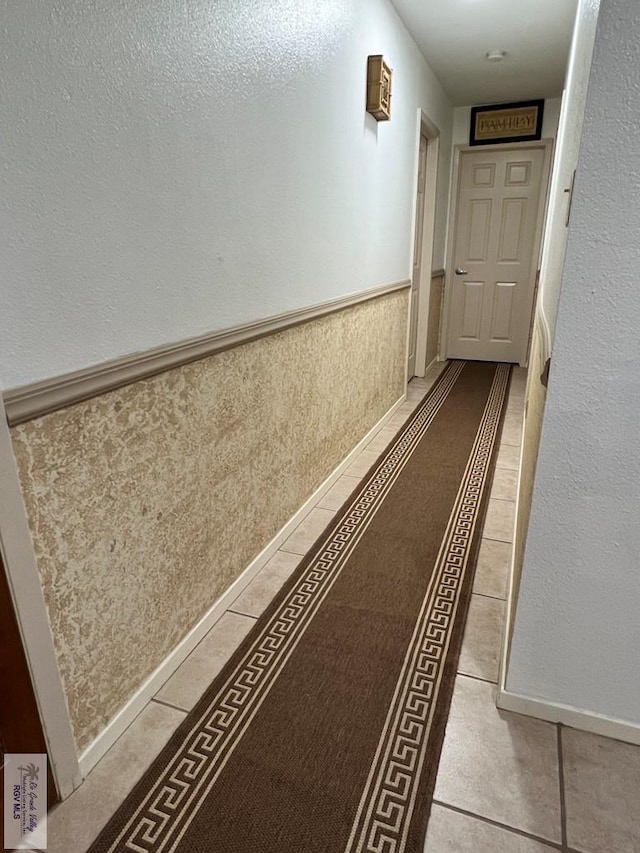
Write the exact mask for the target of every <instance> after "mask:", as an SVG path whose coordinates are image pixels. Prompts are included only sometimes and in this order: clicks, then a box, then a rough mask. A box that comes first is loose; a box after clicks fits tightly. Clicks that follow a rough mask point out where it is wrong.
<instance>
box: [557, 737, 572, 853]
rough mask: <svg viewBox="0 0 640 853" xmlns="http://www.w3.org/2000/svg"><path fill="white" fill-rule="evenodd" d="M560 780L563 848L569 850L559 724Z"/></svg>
mask: <svg viewBox="0 0 640 853" xmlns="http://www.w3.org/2000/svg"><path fill="white" fill-rule="evenodd" d="M558 781H559V783H560V830H561V832H562V849H563V850H567V849H568V846H567V845H568V844H569V841H568V839H567V803H566V799H565V793H564V759H563V756H562V726H561V725H560V724H558Z"/></svg>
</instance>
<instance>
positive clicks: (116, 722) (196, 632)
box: [79, 392, 406, 779]
mask: <svg viewBox="0 0 640 853" xmlns="http://www.w3.org/2000/svg"><path fill="white" fill-rule="evenodd" d="M405 400H406V392H405V393H404V394H403V395H402V397H400V399H399V400H398V401H397V402H396V403H394V404H393V406H392V407H391V408H390V409H389V411H388V412H387V413H386V414H385V415H383V417H382V418H381V419H380V420H379V421H378V423H377V424H376V425H375V426H374V427H373V428H372V429H370V430H369V432H368V433H367V434H366V435H365V436H364V437H363V438H362V439H361V440H360V441H359V442H358V444H356V446H355V447H354V448H353V450H352V451H351V452H350V453H349V455H348V456H346V457H345V458H344V459H343V460H342V462H341V463H340V464H339V465H338V467H337V468H335V469H334V470H333V471H332V473H331V474H330V475H329V476H328V477H327V479H326V480H325V481H324V482H323V483H322V484H321V485H320V486H319V487H318V488H317V489H316V490H315V492H314V493H313V494H312V495H311V497H310V498H309V499H308V500H307V501H305V503H304V504H303V505H302V506H301V507H300V509H299V510H298V511H297V512H296V513H295V514H294V515H292V516H291V518H290V519H289V521H287V523H286V524H285V525H284V527H282V528H281V529H280V530H279V531H278V533H276V535H275V536H274V537H273V539H272V540H271V541H270V542H269V544H268V545H267V546H266V547H265V548H264V549H263V550H262V551H261V552H260V553H259V554H258V556H257V557H256V558H255V559H254V560H252V562H251V563H250V564H249V565H248V566H247V568H246V569H245V570H244V571H243V572H242V574H241V575H240V576H239V577H238V578H236V580H235V581H234V582H233V583H232V584H231V586H230V587H229V588H228V589H227V590H226V591H225V592H224V593H223V594H222V595H221V596H220V598H219V599H218V600H217V601H216V602H215V603H214V604H213V605H212V606H211V608H210V609H209V610H208V611H207V612H206V613H205V615H204V616H203V617H202V619H200V621H199V622H198V623H197V624H196V625H195V626H194V627H193V628H192V629H191V630H190V631H189V633H188V634H187V635H186V637H185V638H184V639H183V640H182V641H181V642H180V643H179V644H178V645H177V646H176V647H175V648H174V649H173V650H172V651H171V652H170V653H169V655H167V657H166V658H165V659H164V660H163V661H162V663H161V664H160V666H158V668H157V669H156V670H155V671H154V672H152V673H151V675H150V676H149V677H148V678H147V680H146V681H145V682H144V683H143V684H142V685H141V686H140V687H139V688H138V690H137V691H136V692H135V693H134V694H133V696H132V697H131V698H130V699H129V701H128V702H127V703H126V704H125V705H123V707H122V708H121V709H120V710H119V711H118V713H117V714H116V715H115V716H114V717H112V718H111V720H110V721H109V722H108V723H107V725H106V727H105V728H104V729H103V730H102V731H101V732H100V734H99V735H98V736H97V737H96V738H95V740H94V741H93V742H92V743H91V744H89V746H88V747H87V748H86V749H85V750H84V752H83V753H82V754H81V755H80V758H79V763H80V772H81V774H82V778H83V779H84V777H85V776H86V775H87V774H88V773H89V771H90V770H91V769H92V768H93V767H94V766H95V765H96V764H97V763H98V761H100V759H101V758H102V757H103V755H105V753H106V752H107V751H108V750H109V749H110V748H111V747H112V746H113V744H114V743H115V742H116V741H117V740H118V738H119V737H120V736H121V735H122V733H123V732H124V731H125V729H127V728H128V727H129V726H130V725H131V723H132V722H133V721H134V720H135V718H136V717H137V716H138V714H139V713H140V712H141V711H142V709H143V708H144V707H145V706H146V705H147V704H148V702H149V701H150V699H152V697H153V696H155V695H156V693H157V692H158V690H160V688H161V687H162V685H163V684H164V683H165V681H167V680H168V679H169V678H170V677H171V676H172V675H173V673H174V672H175V671H176V670H177V669H178V667H179V666H180V664H181V663H182V662H183V661H184V660H185V658H187V657H188V656H189V655H190V654H191V652H192V651H193V649H195V647H196V646H197V645H198V643H199V642H200V640H202V639H203V638H204V636H205V635H206V634H207V633H208V632H209V630H210V629H211V628H212V627H213V625H214V624H215V623H216V622H217V621H218V619H220V617H221V616H222V614H223V613H224V612H225V610H227V608H228V607H229V606H230V605H231V604H232V602H233V601H235V599H236V598H237V597H238V596H239V595H240V593H241V592H242V591H243V590H244V588H245V587H246V586H247V585H248V584H249V583H251V581H252V580H253V578H254V577H255V576H256V575H257V573H258V572H259V571H260V569H261V568H262V567H263V566H264V565H265V563H266V562H267V561H268V560H269V559H271V557H272V556H273V555H274V554H275V552H276V551H277V550H278V548H279V547H280V545H282V543H283V542H284V541H285V539H287V538H288V537H289V536H290V535H291V534H292V533H293V531H294V530H295V528H296V527H297V526H298V525H299V524H300V522H301V521H303V519H304V518H305V517H306V516H307V515H308V514H309V513H310V512H311V510H312V509H313V507H314V506H315V505H316V504H317V502H318V501H319V500H320V498H321V497H322V496H323V495H324V494H325V492H327V491H328V490H329V489H330V488H331V486H333V484H334V483H335V481H336V480H337V479H338V478H339V477H341V476H342V475H343V474H344V472H345V471H346V470H347V468H348V467H349V465H351V463H352V462H353V461H354V459H355V457H356V456H357V455H358V453H360V451H361V450H362V449H363V448H364V446H365V445H366V444H367V443H368V442H369V441H370V440H371V439H372V438H373V437H374V436H375V435H376V433H377V432H379V431H380V430H381V429H382V428H383V427H384V425H385V424H386V423H387V421H388V420H389V419H390V418H392V417H393V415H394V414H395V413H396V411H397V410H398V409H399V408H400V406H401V405H402V404H403V403H404V402H405Z"/></svg>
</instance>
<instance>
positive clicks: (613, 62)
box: [507, 0, 640, 724]
mask: <svg viewBox="0 0 640 853" xmlns="http://www.w3.org/2000/svg"><path fill="white" fill-rule="evenodd" d="M639 103H640V17H639V16H638V4H637V2H636V0H603V2H602V4H601V8H600V18H599V21H598V28H597V32H596V38H595V49H594V54H593V67H592V70H591V79H590V83H589V87H588V93H587V106H586V113H585V118H584V133H583V140H582V148H581V153H580V160H579V164H578V173H577V180H576V192H575V196H574V205H573V212H572V218H571V223H570V228H569V240H568V246H567V256H566V262H565V270H564V277H563V283H562V295H561V298H560V309H559V314H558V324H557V334H556V342H555V349H554V357H553V361H552V365H551V377H550V383H549V391H548V395H547V404H546V411H545V420H544V425H543V429H542V441H541V445H540V456H539V460H538V473H537V479H536V485H535V489H534V496H533V505H532V510H531V521H530V527H529V538H528V542H527V548H526V553H525V564H524V570H523V575H522V585H521V593H520V601H519V605H518V613H517V617H516V625H515V631H514V636H513V646H512V654H511V665H510V669H509V674H508V681H507V687H508V689H509V690H512V691H515V692H517V693H522V694H525V695H528V696H532V697H536V698H541V699H547V700H551V701H553V702H556V703H561V704H565V705H569V706H572V707H574V708H578V709H582V710H585V711H588V712H590V713H594V714H601V715H604V716H609V717H614V718H619V719H623V720H628V721H631V722H633V723H635V724H640V679H638V660H639V659H640V620H639V619H638V602H639V601H640V572H639V571H638V565H639V563H640V528H639V526H638V519H637V514H638V499H639V496H640V486H639V484H640V451H639V449H638V446H639V445H638V412H640V347H639V346H638V329H639V328H640V288H639V287H638V270H639V269H640V241H639V240H638V234H640V206H639V205H638V180H639V179H638V176H639V175H640V126H639V125H638V116H637V113H638V110H637V107H638V104H639Z"/></svg>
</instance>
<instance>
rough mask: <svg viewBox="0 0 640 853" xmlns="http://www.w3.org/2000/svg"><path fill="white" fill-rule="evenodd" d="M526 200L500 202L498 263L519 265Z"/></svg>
mask: <svg viewBox="0 0 640 853" xmlns="http://www.w3.org/2000/svg"><path fill="white" fill-rule="evenodd" d="M526 206H527V200H526V199H523V198H506V199H505V200H504V201H503V202H502V222H501V223H500V238H499V240H498V258H497V260H498V263H499V264H504V263H512V264H517V263H519V259H520V255H521V252H522V237H523V231H524V223H525V221H526V213H527V211H526Z"/></svg>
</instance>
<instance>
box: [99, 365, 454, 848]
mask: <svg viewBox="0 0 640 853" xmlns="http://www.w3.org/2000/svg"><path fill="white" fill-rule="evenodd" d="M464 365H465V362H463V361H461V362H453V363H451V364H450V365H449V366H448V367H447V368H446V370H445V372H444V373H443V374H442V376H441V378H440V380H439V381H438V383H437V385H436V386H435V387H434V388H433V389H432V391H431V392H430V393H429V395H428V396H427V397H426V399H425V401H424V402H423V403H422V405H421V406H420V407H419V408H418V410H417V411H416V413H415V414H414V416H413V417H412V418H411V420H410V421H409V423H408V424H407V426H406V427H405V428H404V430H403V431H402V433H401V434H400V435H399V436H398V438H397V439H396V440H395V442H394V444H393V446H392V447H391V449H390V450H389V451H388V452H387V453H386V454H385V456H384V457H383V458H382V460H381V462H380V463H379V465H378V466H377V468H376V469H375V470H374V471H373V472H372V474H371V476H370V477H369V480H368V481H367V483H366V484H365V485H364V487H363V488H362V489H361V491H360V492H359V493H358V495H357V496H356V498H355V499H354V500H353V501H352V503H351V505H350V507H349V509H348V510H347V512H346V514H345V515H344V516H343V518H342V520H341V522H339V524H338V526H337V527H336V528H335V529H334V530H333V532H332V533H330V534H329V536H328V537H327V539H326V540H325V541H324V542H323V543H322V544H321V546H320V547H319V549H318V553H317V556H316V557H315V558H314V559H313V560H312V561H311V562H310V563H309V565H308V566H307V568H306V569H305V570H304V571H303V573H302V574H301V576H300V578H299V579H298V581H297V582H296V583H295V584H294V585H293V587H292V588H291V589H290V590H289V592H288V594H287V595H286V596H285V598H284V600H283V602H282V603H281V604H280V606H279V607H278V609H277V610H276V611H275V613H274V614H273V616H272V617H271V618H270V619H269V620H268V622H267V623H266V624H265V626H264V627H263V629H262V631H261V632H260V633H259V634H258V635H257V636H256V639H255V640H254V641H253V643H252V644H251V646H250V647H249V648H248V650H247V652H246V653H245V655H244V656H243V658H242V659H241V660H240V661H239V662H238V664H237V665H236V666H235V667H234V669H233V671H232V672H231V673H230V675H229V676H228V677H227V678H226V680H225V682H224V684H222V686H221V687H220V689H219V690H218V692H217V693H216V695H215V696H214V698H213V699H212V700H211V701H210V702H209V703H208V704H207V706H206V708H205V710H204V711H203V712H202V713H201V715H200V716H199V718H198V719H197V720H196V721H195V722H194V723H193V724H192V725H191V727H190V729H189V731H188V733H187V734H186V735H185V737H184V738H183V740H182V742H181V744H180V745H179V746H178V747H177V748H176V751H175V754H174V757H173V758H172V759H171V761H170V762H169V763H168V765H167V767H166V768H165V770H164V772H162V774H161V776H160V777H159V779H158V781H157V782H156V783H155V784H154V786H153V788H152V789H151V790H150V791H149V792H148V793H147V795H146V796H145V797H144V799H143V801H142V802H141V803H140V805H139V806H138V808H137V809H136V811H135V812H134V814H133V815H132V816H131V817H130V818H129V820H128V821H127V823H126V824H125V826H124V827H123V829H122V830H121V832H120V833H119V834H118V836H117V838H116V839H115V841H114V842H113V844H112V845H111V846H110V847H109V848H108V850H109V853H115V851H117V850H120V851H122V850H128V851H132V853H171V851H174V850H175V849H176V847H177V845H178V844H179V842H180V839H181V838H182V837H183V835H184V833H185V832H186V830H187V829H188V827H189V825H190V823H191V822H192V821H193V819H194V818H195V816H196V814H197V812H198V810H199V808H200V806H201V805H202V804H203V802H204V801H205V799H206V797H207V795H208V794H209V792H210V791H211V789H212V788H213V786H214V784H215V782H216V779H217V778H218V776H219V774H220V773H221V771H222V770H223V768H224V766H225V764H226V763H227V761H228V759H229V757H230V756H231V754H232V753H233V750H234V748H235V746H236V745H237V743H238V742H239V741H240V739H241V738H242V735H243V734H244V732H245V731H246V729H247V727H248V726H249V724H250V723H251V720H252V719H253V717H254V716H255V714H256V713H257V712H258V710H259V708H260V706H261V705H262V703H263V702H264V700H265V698H266V697H267V695H268V693H269V690H270V687H271V685H272V684H273V683H274V681H275V680H276V679H277V677H278V675H279V673H280V672H281V671H282V669H283V667H284V666H285V665H286V663H287V660H288V659H289V657H290V656H291V654H292V653H293V651H294V649H295V647H296V646H297V644H298V643H299V642H300V639H301V638H302V636H303V635H304V633H305V630H306V627H307V626H308V624H309V623H310V621H311V620H312V619H313V617H314V615H315V613H316V611H317V610H318V608H319V607H320V605H321V604H322V601H323V600H324V598H325V597H326V595H327V594H328V592H329V590H330V589H331V587H332V586H333V584H334V583H335V581H336V579H337V578H338V576H339V575H340V573H341V571H342V570H343V568H344V566H345V564H346V562H347V559H348V556H349V554H350V553H351V552H352V551H353V549H354V548H355V546H356V545H357V543H358V541H359V540H360V539H361V537H362V535H363V534H364V532H365V530H366V529H367V527H368V526H369V524H370V523H371V520H372V519H373V517H374V516H375V513H376V511H377V509H378V507H379V506H380V505H381V503H382V501H383V499H384V496H385V495H386V493H387V492H388V491H389V489H390V488H391V487H392V485H393V483H394V482H395V481H396V479H397V478H398V476H399V475H400V473H401V471H402V470H403V468H404V467H405V465H406V464H407V463H408V461H409V459H410V457H411V454H412V452H413V450H414V448H415V447H416V446H417V444H418V443H419V441H420V440H421V439H422V437H423V435H424V433H425V432H426V430H427V429H428V428H429V425H430V424H431V423H432V421H433V419H434V418H435V416H436V415H437V413H438V411H439V410H440V408H441V407H442V405H443V403H444V402H445V400H446V399H447V397H448V395H449V392H450V391H451V389H452V388H453V386H454V385H455V383H456V380H457V379H458V377H459V375H460V373H461V372H462V370H463V368H464Z"/></svg>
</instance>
